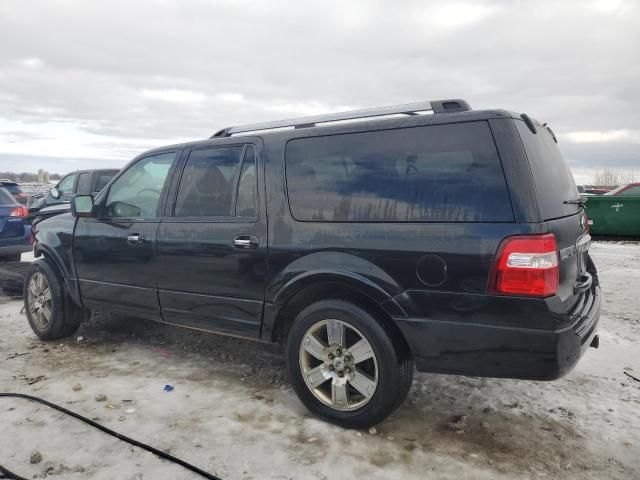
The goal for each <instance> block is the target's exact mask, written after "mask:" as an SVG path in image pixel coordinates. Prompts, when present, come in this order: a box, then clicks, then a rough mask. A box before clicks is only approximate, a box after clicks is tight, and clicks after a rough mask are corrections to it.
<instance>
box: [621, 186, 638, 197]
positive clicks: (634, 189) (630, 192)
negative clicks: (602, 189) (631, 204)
mask: <svg viewBox="0 0 640 480" xmlns="http://www.w3.org/2000/svg"><path fill="white" fill-rule="evenodd" d="M620 195H628V196H630V197H631V196H640V185H638V186H635V187H629V188H627V189H626V190H623V191H622V192H620Z"/></svg>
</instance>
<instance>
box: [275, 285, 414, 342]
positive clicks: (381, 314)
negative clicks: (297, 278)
mask: <svg viewBox="0 0 640 480" xmlns="http://www.w3.org/2000/svg"><path fill="white" fill-rule="evenodd" d="M327 299H334V300H345V301H348V302H351V303H353V304H355V305H357V306H359V307H360V308H362V309H364V310H366V311H367V312H368V313H370V314H371V315H372V316H373V317H374V318H376V319H377V320H378V321H379V322H380V323H381V324H382V326H383V327H384V329H385V331H386V332H387V334H388V335H389V336H390V337H391V338H392V339H393V340H394V341H396V342H399V343H400V344H401V346H402V347H404V348H403V349H402V350H403V351H405V352H407V353H408V354H410V350H409V345H408V344H407V341H406V340H405V338H404V336H403V335H402V332H401V331H400V329H399V328H398V326H397V325H396V324H395V323H394V322H393V320H392V319H391V317H390V316H389V314H388V313H387V312H385V311H384V309H383V308H382V307H381V306H380V305H379V304H378V303H377V302H376V301H374V300H373V299H371V298H370V297H368V296H367V295H365V294H363V293H362V292H360V291H358V290H356V289H355V288H353V287H350V286H347V285H343V284H339V283H328V282H327V283H324V282H323V283H314V284H311V285H308V286H306V287H304V288H303V289H302V290H300V291H299V292H297V293H295V294H294V295H293V296H292V297H291V298H289V299H288V300H287V301H286V303H285V304H284V305H283V306H282V307H281V308H280V309H279V310H278V313H277V315H276V318H275V328H274V331H273V340H275V341H277V342H278V343H281V344H283V343H284V342H285V341H286V339H287V335H288V334H289V329H290V328H291V325H292V324H293V321H294V320H295V318H296V317H297V315H298V314H299V313H300V312H301V311H302V310H304V309H305V308H306V307H307V306H309V305H311V304H312V303H314V302H317V301H320V300H327Z"/></svg>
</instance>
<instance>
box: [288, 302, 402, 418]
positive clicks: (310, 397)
mask: <svg viewBox="0 0 640 480" xmlns="http://www.w3.org/2000/svg"><path fill="white" fill-rule="evenodd" d="M286 353H287V368H288V371H289V376H290V378H291V382H292V384H293V387H294V389H295V391H296V393H297V394H298V396H299V397H300V400H301V401H302V402H303V403H304V404H305V406H306V407H307V408H308V409H309V410H310V411H311V412H312V413H314V414H316V415H318V416H319V417H321V418H323V419H325V420H327V421H330V422H332V423H336V424H338V425H341V426H344V427H348V428H364V427H368V426H370V425H373V424H376V423H379V422H381V421H382V420H383V419H384V418H386V417H387V416H388V415H389V414H390V413H391V412H393V410H395V408H396V407H397V406H398V405H400V403H402V401H403V400H404V398H405V397H406V395H407V393H408V391H409V388H410V387H411V381H412V378H413V362H412V360H411V358H410V355H409V352H408V351H407V350H406V346H405V344H404V342H403V341H402V340H401V339H400V338H399V337H398V335H396V334H395V333H394V332H393V331H389V330H388V329H385V327H384V325H383V324H382V323H381V322H380V321H378V319H377V318H375V317H374V316H373V315H372V314H370V313H369V312H367V311H366V310H364V309H362V308H360V307H359V306H357V305H354V304H352V303H349V302H346V301H343V300H323V301H320V302H317V303H314V304H312V305H310V306H309V307H307V308H306V309H304V310H303V311H302V312H301V313H300V314H299V315H298V317H297V318H296V320H295V321H294V324H293V326H292V328H291V330H290V332H289V336H288V339H287V352H286Z"/></svg>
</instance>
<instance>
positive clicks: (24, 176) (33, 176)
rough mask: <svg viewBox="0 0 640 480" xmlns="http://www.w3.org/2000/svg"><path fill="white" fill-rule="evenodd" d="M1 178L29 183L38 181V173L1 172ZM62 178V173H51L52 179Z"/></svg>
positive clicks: (50, 177)
mask: <svg viewBox="0 0 640 480" xmlns="http://www.w3.org/2000/svg"><path fill="white" fill-rule="evenodd" d="M0 178H8V179H10V180H14V181H16V182H24V183H29V182H37V181H38V174H37V173H29V172H22V173H16V172H0ZM61 178H62V175H60V174H59V173H51V174H49V179H50V180H60V179H61Z"/></svg>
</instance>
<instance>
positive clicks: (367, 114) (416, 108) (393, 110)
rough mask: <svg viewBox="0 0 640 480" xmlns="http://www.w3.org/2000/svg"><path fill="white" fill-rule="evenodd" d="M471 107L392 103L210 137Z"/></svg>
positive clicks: (462, 102)
mask: <svg viewBox="0 0 640 480" xmlns="http://www.w3.org/2000/svg"><path fill="white" fill-rule="evenodd" d="M468 110H471V107H470V106H469V104H468V103H467V102H466V101H465V100H459V99H451V100H432V101H430V102H417V103H407V104H404V105H392V106H389V107H377V108H367V109H365V110H352V111H350V112H340V113H329V114H326V115H314V116H310V117H299V118H289V119H286V120H276V121H274V122H263V123H252V124H249V125H239V126H235V127H227V128H223V129H222V130H219V131H217V132H216V133H214V134H213V135H212V136H211V138H217V137H230V136H232V135H236V134H239V133H247V132H256V131H263V130H274V129H277V128H280V129H281V128H309V127H315V126H317V124H319V123H327V122H339V121H348V120H355V119H358V118H373V117H382V116H388V115H398V114H400V115H416V114H417V112H427V111H432V112H433V113H453V112H466V111H468Z"/></svg>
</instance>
